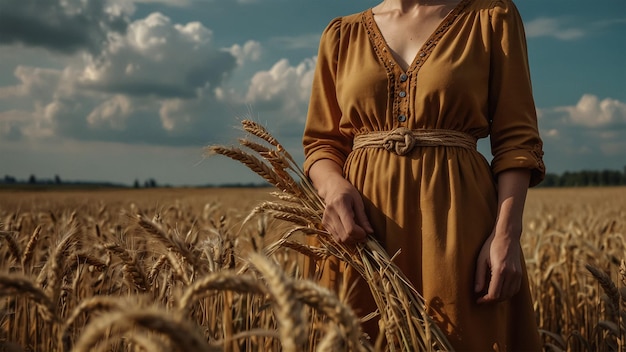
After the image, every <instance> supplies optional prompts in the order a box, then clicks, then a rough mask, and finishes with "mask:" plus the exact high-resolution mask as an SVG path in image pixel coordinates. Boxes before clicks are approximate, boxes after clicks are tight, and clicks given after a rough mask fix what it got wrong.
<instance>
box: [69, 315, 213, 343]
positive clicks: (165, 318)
mask: <svg viewBox="0 0 626 352" xmlns="http://www.w3.org/2000/svg"><path fill="white" fill-rule="evenodd" d="M133 327H140V328H143V329H146V330H148V331H151V332H154V333H159V334H162V335H164V336H167V337H168V338H169V339H170V340H171V341H172V343H173V344H174V345H175V346H176V348H177V350H179V351H188V352H207V351H208V352H211V351H219V350H220V349H218V348H216V347H212V346H210V345H209V344H208V343H207V342H206V339H205V338H204V336H202V335H201V334H200V333H199V332H198V331H197V329H196V327H194V326H192V325H190V324H189V323H187V322H186V321H182V320H180V319H178V318H176V317H173V316H172V315H171V314H169V313H168V312H165V311H162V310H158V309H154V308H152V309H130V310H127V311H125V312H109V313H105V314H103V315H102V316H101V317H100V318H98V319H96V320H94V321H92V322H90V323H89V324H88V325H87V327H86V328H85V330H84V332H83V333H82V334H81V335H80V337H79V339H78V341H77V342H76V345H75V347H74V351H76V352H89V351H92V350H93V349H94V348H95V347H96V345H97V344H98V342H99V341H101V340H102V339H103V338H106V337H107V334H108V331H110V330H113V333H116V334H118V335H120V334H121V335H123V334H125V333H128V332H129V330H130V331H132V328H133Z"/></svg>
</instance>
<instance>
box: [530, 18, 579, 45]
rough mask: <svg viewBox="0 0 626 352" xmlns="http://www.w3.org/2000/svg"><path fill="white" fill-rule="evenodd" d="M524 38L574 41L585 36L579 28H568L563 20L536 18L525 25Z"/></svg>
mask: <svg viewBox="0 0 626 352" xmlns="http://www.w3.org/2000/svg"><path fill="white" fill-rule="evenodd" d="M524 26H525V28H526V36H528V37H529V38H534V37H553V38H556V39H560V40H574V39H578V38H580V37H582V36H584V35H585V32H584V31H583V30H582V29H580V28H575V27H568V26H566V24H565V21H564V20H563V19H559V18H547V17H540V18H536V19H534V20H532V21H530V22H528V23H525V25H524Z"/></svg>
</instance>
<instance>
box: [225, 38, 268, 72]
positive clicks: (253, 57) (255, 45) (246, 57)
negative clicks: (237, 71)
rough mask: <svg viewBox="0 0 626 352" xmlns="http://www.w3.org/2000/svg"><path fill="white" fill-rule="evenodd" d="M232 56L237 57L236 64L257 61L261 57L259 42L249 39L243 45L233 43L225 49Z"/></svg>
mask: <svg viewBox="0 0 626 352" xmlns="http://www.w3.org/2000/svg"><path fill="white" fill-rule="evenodd" d="M226 51H228V52H229V53H230V54H231V55H232V56H234V57H236V58H237V65H239V66H242V65H243V64H244V63H245V62H247V61H257V60H259V58H260V57H261V52H262V49H261V43H259V42H257V41H256V40H249V41H247V42H246V43H245V44H244V45H239V44H234V45H233V46H231V47H230V48H228V49H226Z"/></svg>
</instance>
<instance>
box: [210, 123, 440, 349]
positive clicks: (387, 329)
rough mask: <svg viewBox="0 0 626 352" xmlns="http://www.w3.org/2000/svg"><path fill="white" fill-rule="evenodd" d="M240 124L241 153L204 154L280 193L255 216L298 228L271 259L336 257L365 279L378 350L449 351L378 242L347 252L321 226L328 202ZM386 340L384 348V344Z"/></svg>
mask: <svg viewBox="0 0 626 352" xmlns="http://www.w3.org/2000/svg"><path fill="white" fill-rule="evenodd" d="M242 125H243V129H244V130H245V131H246V132H248V133H249V136H247V137H246V138H242V139H240V140H239V142H240V145H241V147H243V148H241V147H234V146H221V145H214V146H209V147H207V148H206V154H207V155H214V154H220V155H224V156H227V157H229V158H231V159H233V160H236V161H239V162H241V163H243V164H244V165H245V166H247V167H248V168H250V169H251V170H252V171H254V172H255V173H257V174H258V175H259V176H261V177H262V178H263V179H265V180H266V181H267V182H269V183H270V184H272V185H274V186H276V187H277V188H278V189H279V190H280V191H281V192H279V193H277V194H276V195H277V197H278V201H271V202H265V203H263V204H261V205H259V206H258V207H257V208H256V209H255V210H254V212H253V213H261V212H263V213H268V214H270V215H272V216H274V217H275V218H278V219H281V220H286V221H290V222H293V223H294V224H295V225H296V227H295V228H293V229H291V230H290V231H287V232H286V233H285V234H284V235H283V236H282V238H281V239H280V240H278V241H277V242H276V243H274V244H273V245H270V246H269V247H268V248H267V249H266V252H267V254H272V253H273V252H275V251H276V250H277V249H278V248H281V247H285V246H286V247H290V248H295V249H296V250H299V251H301V252H303V253H306V254H307V255H308V256H309V257H310V258H316V257H323V256H325V255H333V256H335V257H337V258H339V259H340V260H342V261H344V262H345V263H347V264H349V265H350V266H351V267H352V268H353V269H354V270H356V271H357V272H358V273H359V274H361V276H362V277H363V278H364V279H365V280H366V281H367V283H368V285H369V288H370V291H371V293H372V296H373V297H374V300H375V301H376V304H377V306H378V315H379V318H380V321H379V326H380V329H381V334H380V338H379V339H378V340H377V341H376V346H375V348H376V349H377V350H389V351H396V350H402V351H415V350H418V351H433V350H435V351H436V350H451V349H452V348H451V346H450V343H449V342H448V340H447V338H446V336H445V335H444V334H443V332H442V331H441V330H440V329H439V328H438V326H437V325H436V324H435V323H434V321H433V320H432V319H431V318H430V317H429V315H428V314H427V312H426V311H425V304H424V300H423V298H422V297H421V295H420V294H419V293H418V292H417V291H416V290H415V289H414V288H413V287H412V285H411V284H410V283H409V281H408V280H407V279H406V277H405V276H404V274H403V273H402V272H401V271H400V269H399V268H398V267H397V266H396V265H395V264H394V263H393V261H392V260H391V258H390V257H389V255H388V254H387V253H386V252H385V250H384V249H383V248H382V247H381V246H380V245H379V244H378V242H376V240H374V239H373V238H371V237H370V238H368V239H367V241H366V242H365V243H362V244H358V245H356V248H352V247H350V248H348V247H347V246H346V245H344V244H341V243H337V242H336V241H334V240H333V238H332V237H331V235H330V234H329V233H328V232H326V231H325V230H324V229H323V228H322V226H321V220H322V214H323V211H324V203H323V201H322V200H321V199H320V198H319V197H318V195H317V192H316V191H315V189H314V187H313V186H312V184H311V183H310V182H309V180H308V178H307V177H306V175H304V173H303V171H302V169H301V168H300V167H299V166H298V164H297V163H296V162H295V161H294V159H293V158H292V157H291V155H290V154H289V153H288V152H287V150H286V149H285V148H284V147H283V146H282V145H281V144H280V143H279V142H278V141H277V140H276V139H275V138H274V137H273V136H272V135H271V134H270V133H269V132H268V131H267V130H266V129H265V128H264V127H263V126H262V125H260V124H258V123H256V122H254V121H250V120H243V121H242ZM297 232H300V233H304V234H305V235H310V236H316V237H317V239H318V240H319V243H321V245H322V247H321V248H317V247H311V246H307V245H305V244H302V243H298V242H296V241H293V240H291V237H292V235H293V234H294V233H297ZM383 333H384V334H383ZM383 336H384V338H385V340H386V341H385V342H384V343H385V346H382V345H381V344H382V343H383V339H382V337H383ZM362 343H363V344H368V342H367V341H362Z"/></svg>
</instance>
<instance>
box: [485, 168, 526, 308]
mask: <svg viewBox="0 0 626 352" xmlns="http://www.w3.org/2000/svg"><path fill="white" fill-rule="evenodd" d="M530 174H531V171H530V170H528V169H509V170H506V171H503V172H501V173H500V174H498V214H497V218H496V223H495V227H494V229H493V231H492V233H491V236H489V238H488V239H487V241H485V244H484V245H483V247H482V249H481V251H480V254H479V256H478V263H477V267H476V281H475V285H476V286H475V291H476V292H477V293H481V292H482V294H481V297H479V298H478V303H489V302H497V301H503V300H506V299H509V298H511V297H512V296H513V295H515V294H516V293H517V291H519V289H520V285H521V280H522V249H521V245H520V237H521V235H522V215H523V212H524V203H525V201H526V193H527V191H528V184H529V182H530Z"/></svg>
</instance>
